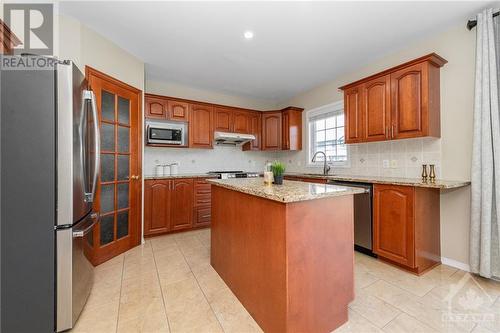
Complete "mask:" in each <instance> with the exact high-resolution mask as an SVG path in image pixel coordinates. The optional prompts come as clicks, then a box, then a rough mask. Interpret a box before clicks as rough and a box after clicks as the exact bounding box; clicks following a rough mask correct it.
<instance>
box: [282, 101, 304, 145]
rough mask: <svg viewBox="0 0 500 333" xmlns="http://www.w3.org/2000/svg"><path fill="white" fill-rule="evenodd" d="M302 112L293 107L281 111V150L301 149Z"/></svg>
mask: <svg viewBox="0 0 500 333" xmlns="http://www.w3.org/2000/svg"><path fill="white" fill-rule="evenodd" d="M302 111H303V109H300V108H295V107H288V108H285V109H283V110H282V117H283V118H282V136H281V149H283V150H301V149H302Z"/></svg>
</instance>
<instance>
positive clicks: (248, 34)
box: [243, 30, 253, 39]
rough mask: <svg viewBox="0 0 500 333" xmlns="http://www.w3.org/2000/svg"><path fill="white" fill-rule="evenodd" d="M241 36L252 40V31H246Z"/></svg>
mask: <svg viewBox="0 0 500 333" xmlns="http://www.w3.org/2000/svg"><path fill="white" fill-rule="evenodd" d="M243 36H245V39H252V38H253V31H250V30H247V31H245V33H244V34H243Z"/></svg>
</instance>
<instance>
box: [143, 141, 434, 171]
mask: <svg viewBox="0 0 500 333" xmlns="http://www.w3.org/2000/svg"><path fill="white" fill-rule="evenodd" d="M304 147H305V149H304V150H302V151H300V152H287V151H283V152H263V151H242V150H241V147H221V146H216V147H214V149H186V148H157V147H147V146H146V147H145V151H144V174H145V175H151V174H153V173H154V167H155V165H156V164H157V163H159V164H169V163H174V162H178V163H179V173H204V172H208V171H211V170H243V171H263V170H264V165H265V164H266V162H267V161H273V160H276V159H279V160H281V161H282V162H285V164H286V168H287V171H289V172H321V171H320V168H318V167H311V166H307V163H306V156H307V151H306V149H307V148H306V147H307V145H304ZM349 160H350V163H349V164H350V165H349V166H343V167H333V168H332V170H331V171H330V173H333V174H341V175H360V176H388V177H407V178H419V177H420V175H421V173H422V164H423V163H425V164H435V165H436V177H437V178H440V176H441V140H440V139H436V138H419V139H405V140H395V141H387V142H385V141H384V142H373V143H362V144H353V145H349ZM384 161H387V162H386V163H388V167H384Z"/></svg>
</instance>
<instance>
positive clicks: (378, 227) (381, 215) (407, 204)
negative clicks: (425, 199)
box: [373, 184, 415, 268]
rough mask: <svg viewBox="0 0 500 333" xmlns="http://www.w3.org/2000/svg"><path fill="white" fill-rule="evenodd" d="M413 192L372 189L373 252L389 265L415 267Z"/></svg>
mask: <svg viewBox="0 0 500 333" xmlns="http://www.w3.org/2000/svg"><path fill="white" fill-rule="evenodd" d="M414 191H415V190H414V188H413V187H410V186H394V185H378V184H375V185H374V197H373V251H374V252H375V253H376V254H378V255H379V256H382V257H384V258H387V259H389V260H391V261H394V262H396V263H399V264H401V265H404V266H407V267H409V268H413V267H414V266H415V260H414V258H415V250H414V249H415V244H414V242H415V229H414V228H415V223H414V222H415V220H414V201H415V198H414Z"/></svg>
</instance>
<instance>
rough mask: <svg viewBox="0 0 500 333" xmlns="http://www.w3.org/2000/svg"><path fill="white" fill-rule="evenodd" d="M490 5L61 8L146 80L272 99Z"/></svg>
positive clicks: (185, 4) (117, 5)
mask: <svg viewBox="0 0 500 333" xmlns="http://www.w3.org/2000/svg"><path fill="white" fill-rule="evenodd" d="M488 3H491V2H459V1H457V2H455V1H449V2H144V1H142V2H139V1H134V2H113V1H112V2H63V3H61V5H60V10H61V11H62V12H63V13H65V14H67V15H70V16H73V17H75V18H77V19H79V20H80V21H82V22H83V23H84V24H85V25H87V26H89V27H90V28H92V29H94V30H96V31H97V32H99V33H101V34H102V35H104V36H106V37H107V38H109V39H110V40H112V41H114V42H115V43H116V44H118V45H120V46H121V47H122V48H124V49H125V50H127V51H129V52H130V53H132V54H133V55H135V56H137V57H138V58H140V59H142V60H143V61H144V62H145V63H146V78H147V79H154V80H160V81H167V82H177V83H181V84H185V85H189V86H193V87H198V88H205V89H210V90H215V91H219V92H224V93H229V94H234V95H240V96H246V97H252V98H259V99H268V100H272V101H276V102H279V101H283V100H286V99H288V98H290V97H292V96H294V95H296V94H298V93H301V92H303V91H307V90H309V89H311V88H313V87H314V86H317V85H319V84H321V83H323V82H326V81H329V80H332V79H334V78H335V76H337V75H339V74H343V73H345V72H348V71H350V70H355V69H356V68H358V67H361V66H362V65H365V64H369V63H370V62H372V61H373V60H374V59H376V58H379V57H382V56H383V55H384V54H388V53H390V52H393V51H395V50H398V49H400V48H402V47H404V46H405V45H407V44H408V43H411V42H412V41H413V40H417V39H419V38H422V37H424V36H427V35H431V34H433V33H436V32H439V31H441V30H444V29H446V28H448V27H451V26H453V25H457V24H462V25H463V26H464V29H465V24H466V21H467V19H468V18H472V17H474V15H475V13H477V12H478V11H479V10H480V9H482V8H483V7H485V6H486V5H488ZM497 4H498V3H497ZM245 30H252V31H253V32H254V34H255V37H254V38H253V40H245V39H244V38H243V32H244V31H245Z"/></svg>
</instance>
